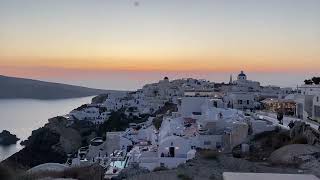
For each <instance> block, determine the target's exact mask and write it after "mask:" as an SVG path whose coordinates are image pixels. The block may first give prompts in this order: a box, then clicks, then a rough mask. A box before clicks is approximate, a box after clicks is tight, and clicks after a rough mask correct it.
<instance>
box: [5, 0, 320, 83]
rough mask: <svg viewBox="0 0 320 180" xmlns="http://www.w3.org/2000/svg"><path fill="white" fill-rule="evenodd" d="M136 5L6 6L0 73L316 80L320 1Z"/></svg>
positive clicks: (177, 0)
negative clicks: (231, 75) (216, 75)
mask: <svg viewBox="0 0 320 180" xmlns="http://www.w3.org/2000/svg"><path fill="white" fill-rule="evenodd" d="M138 2H139V5H138V6H135V1H133V0H23V1H21V0H0V24H1V28H0V74H5V75H13V76H21V77H31V78H37V79H53V80H58V79H59V80H65V81H69V82H72V81H73V82H81V79H86V80H90V79H94V78H95V77H98V76H99V77H101V76H102V75H103V76H105V77H106V78H111V77H112V78H114V77H118V76H119V75H121V76H123V79H125V77H130V78H128V79H132V78H133V77H136V81H139V82H141V81H143V80H146V79H148V78H150V77H148V78H147V77H146V76H145V75H137V74H139V73H140V74H141V73H142V74H144V73H148V72H149V73H158V76H160V75H159V73H160V74H161V75H162V74H164V72H165V73H169V74H170V73H171V74H177V73H178V75H173V77H180V76H182V75H185V74H188V75H190V76H194V75H195V74H197V75H199V74H205V77H207V76H209V74H211V73H213V72H214V73H222V74H229V73H231V72H233V73H234V72H238V71H240V70H241V69H243V70H246V71H248V72H251V73H254V74H260V76H261V77H262V75H268V74H275V73H278V74H279V73H280V74H281V73H282V74H285V73H286V74H290V73H291V74H301V76H299V77H301V78H300V79H302V77H305V76H306V75H307V74H308V75H309V74H310V73H311V74H312V73H313V74H317V73H319V69H320V1H319V0H264V1H262V0H261V1H260V0H259V1H258V0H216V1H215V0H140V1H138ZM105 72H108V73H107V74H106V73H105ZM126 75H127V76H126ZM131 75H134V76H131ZM91 76H92V77H91ZM113 76H114V77H113ZM158 76H157V77H158ZM200 77H203V76H200ZM288 77H289V78H290V77H291V76H288ZM137 78H139V80H137ZM227 78H228V77H227ZM133 79H134V78H133ZM213 79H214V78H213ZM258 79H259V78H258ZM293 80H294V79H291V80H288V81H290V83H288V84H287V85H289V84H290V85H292V84H293ZM271 83H272V82H271ZM76 84H81V83H76ZM275 84H277V83H275ZM297 84H299V83H297ZM95 87H102V86H98V85H95ZM123 88H125V87H123Z"/></svg>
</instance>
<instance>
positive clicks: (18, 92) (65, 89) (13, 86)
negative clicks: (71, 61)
mask: <svg viewBox="0 0 320 180" xmlns="http://www.w3.org/2000/svg"><path fill="white" fill-rule="evenodd" d="M108 92H110V91H108V90H102V89H92V88H87V87H81V86H74V85H67V84H60V83H52V82H44V81H38V80H32V79H25V78H17V77H8V76H3V75H0V99H18V98H20V99H21V98H23V99H41V100H46V99H66V98H78V97H86V96H94V95H99V94H104V93H108Z"/></svg>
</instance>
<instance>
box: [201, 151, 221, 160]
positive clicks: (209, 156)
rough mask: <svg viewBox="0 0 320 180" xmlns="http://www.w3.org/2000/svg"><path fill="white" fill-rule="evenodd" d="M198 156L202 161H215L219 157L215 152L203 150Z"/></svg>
mask: <svg viewBox="0 0 320 180" xmlns="http://www.w3.org/2000/svg"><path fill="white" fill-rule="evenodd" d="M200 154H201V156H202V157H203V158H204V159H217V157H218V156H219V152H218V151H215V150H203V151H202V152H200Z"/></svg>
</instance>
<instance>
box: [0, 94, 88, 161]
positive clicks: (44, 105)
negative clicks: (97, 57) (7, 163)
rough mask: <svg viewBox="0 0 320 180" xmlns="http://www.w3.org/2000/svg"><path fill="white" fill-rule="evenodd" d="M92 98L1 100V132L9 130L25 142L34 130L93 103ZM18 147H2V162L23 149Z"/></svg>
mask: <svg viewBox="0 0 320 180" xmlns="http://www.w3.org/2000/svg"><path fill="white" fill-rule="evenodd" d="M91 99H92V97H84V98H75V99H64V100H31V99H16V100H0V131H2V130H4V129H5V130H9V131H10V132H11V133H13V134H16V135H17V136H18V137H19V138H20V139H22V140H25V139H27V138H28V137H29V136H30V135H31V132H32V130H35V129H37V128H39V127H41V126H43V125H44V124H45V123H47V122H48V119H49V118H52V117H55V116H58V115H65V114H67V113H69V112H70V111H71V110H72V109H74V108H76V107H78V106H80V105H82V104H85V103H89V102H91ZM19 143H20V142H18V143H17V144H16V145H11V146H6V147H5V146H0V161H1V160H3V159H5V158H7V157H9V156H10V155H12V154H14V153H15V152H17V151H19V150H20V149H22V148H23V147H22V146H21V145H20V144H19Z"/></svg>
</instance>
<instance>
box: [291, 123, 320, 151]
mask: <svg viewBox="0 0 320 180" xmlns="http://www.w3.org/2000/svg"><path fill="white" fill-rule="evenodd" d="M290 137H291V139H295V138H300V137H304V138H306V140H307V143H308V144H310V145H315V146H319V147H320V133H319V132H318V131H317V130H315V129H313V128H312V127H310V125H309V124H306V123H305V122H301V121H295V122H294V126H293V128H291V130H290Z"/></svg>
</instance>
